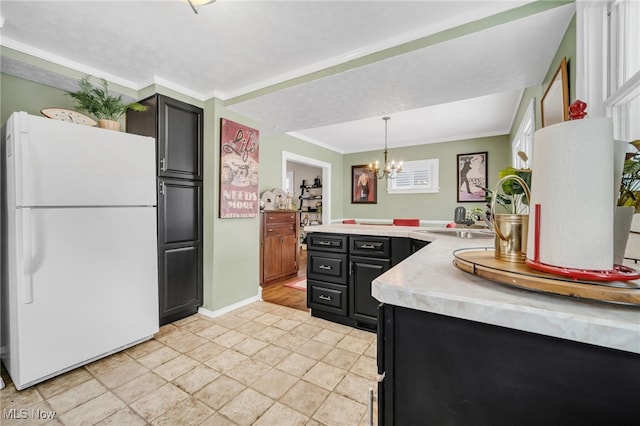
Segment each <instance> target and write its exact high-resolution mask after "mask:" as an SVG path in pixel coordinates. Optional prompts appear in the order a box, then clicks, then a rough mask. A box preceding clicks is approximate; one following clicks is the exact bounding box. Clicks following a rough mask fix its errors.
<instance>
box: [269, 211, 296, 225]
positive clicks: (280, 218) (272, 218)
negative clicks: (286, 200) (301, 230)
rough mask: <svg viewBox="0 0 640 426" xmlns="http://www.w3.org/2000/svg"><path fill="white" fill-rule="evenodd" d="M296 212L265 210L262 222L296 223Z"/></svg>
mask: <svg viewBox="0 0 640 426" xmlns="http://www.w3.org/2000/svg"><path fill="white" fill-rule="evenodd" d="M296 214H297V213H296V212H265V213H264V215H265V218H264V223H266V224H267V225H268V224H271V223H293V224H295V223H296Z"/></svg>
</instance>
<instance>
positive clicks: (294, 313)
mask: <svg viewBox="0 0 640 426" xmlns="http://www.w3.org/2000/svg"><path fill="white" fill-rule="evenodd" d="M282 316H283V317H285V318H289V319H292V320H294V321H299V322H305V321H307V320H308V319H309V318H311V314H310V313H309V311H308V310H307V311H301V310H299V309H287V310H286V311H285V313H284V314H283V315H282Z"/></svg>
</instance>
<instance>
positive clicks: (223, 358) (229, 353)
mask: <svg viewBox="0 0 640 426" xmlns="http://www.w3.org/2000/svg"><path fill="white" fill-rule="evenodd" d="M247 358H248V357H247V356H246V355H244V354H241V353H240V352H237V351H234V350H233V349H227V350H226V351H224V352H222V353H220V354H218V355H215V356H213V357H212V358H211V359H208V360H207V361H205V364H206V365H208V366H209V367H211V368H213V369H214V370H217V371H219V372H221V373H226V372H227V371H229V370H231V369H232V368H233V367H235V366H236V365H238V364H239V363H241V362H244V361H245V360H246V359H247Z"/></svg>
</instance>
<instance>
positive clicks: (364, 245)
mask: <svg viewBox="0 0 640 426" xmlns="http://www.w3.org/2000/svg"><path fill="white" fill-rule="evenodd" d="M360 248H363V249H374V248H376V246H375V245H373V244H363V245H361V246H360Z"/></svg>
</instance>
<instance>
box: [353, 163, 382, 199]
mask: <svg viewBox="0 0 640 426" xmlns="http://www.w3.org/2000/svg"><path fill="white" fill-rule="evenodd" d="M377 203H378V179H376V178H375V176H373V173H372V172H371V171H370V170H369V167H368V166H367V165H366V164H364V165H362V166H351V204H377Z"/></svg>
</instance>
